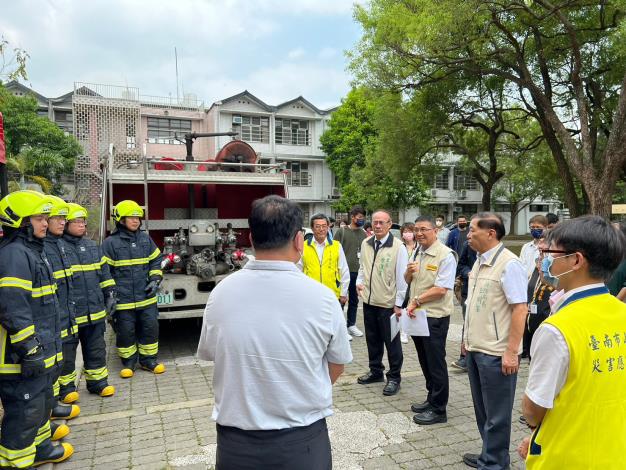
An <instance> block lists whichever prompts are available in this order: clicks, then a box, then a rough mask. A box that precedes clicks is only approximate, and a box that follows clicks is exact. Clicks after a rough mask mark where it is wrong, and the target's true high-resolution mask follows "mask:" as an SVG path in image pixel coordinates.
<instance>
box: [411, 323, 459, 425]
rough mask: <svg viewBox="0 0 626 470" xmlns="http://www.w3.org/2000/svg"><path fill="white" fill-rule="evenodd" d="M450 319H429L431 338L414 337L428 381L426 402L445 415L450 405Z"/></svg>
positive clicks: (425, 377)
mask: <svg viewBox="0 0 626 470" xmlns="http://www.w3.org/2000/svg"><path fill="white" fill-rule="evenodd" d="M449 326H450V317H443V318H430V317H429V318H428V330H429V331H430V336H412V338H413V342H414V343H415V349H416V350H417V358H418V359H419V363H420V366H421V368H422V372H423V373H424V379H426V390H428V396H427V397H426V400H428V403H430V405H431V407H432V408H433V409H434V410H435V412H437V413H439V414H443V413H445V412H446V406H447V405H448V395H449V393H450V383H449V381H448V364H447V363H446V338H447V337H448V327H449Z"/></svg>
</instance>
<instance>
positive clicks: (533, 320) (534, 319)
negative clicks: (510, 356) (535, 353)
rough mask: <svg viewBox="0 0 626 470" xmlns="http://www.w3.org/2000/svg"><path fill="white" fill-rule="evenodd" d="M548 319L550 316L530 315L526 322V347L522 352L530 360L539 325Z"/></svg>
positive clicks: (524, 342) (524, 343)
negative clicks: (531, 346) (534, 337)
mask: <svg viewBox="0 0 626 470" xmlns="http://www.w3.org/2000/svg"><path fill="white" fill-rule="evenodd" d="M546 318H548V315H544V314H541V313H529V314H528V318H527V320H526V328H525V329H524V341H523V345H524V346H523V350H522V355H523V356H528V358H529V359H530V345H531V343H532V342H533V336H534V335H535V331H537V328H539V325H541V324H542V323H543V321H544V320H545V319H546Z"/></svg>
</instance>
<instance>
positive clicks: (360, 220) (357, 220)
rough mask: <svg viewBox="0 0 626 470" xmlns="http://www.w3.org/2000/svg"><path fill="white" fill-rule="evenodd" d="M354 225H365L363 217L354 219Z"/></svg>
mask: <svg viewBox="0 0 626 470" xmlns="http://www.w3.org/2000/svg"><path fill="white" fill-rule="evenodd" d="M355 223H356V226H357V227H363V226H364V225H365V219H356V222H355Z"/></svg>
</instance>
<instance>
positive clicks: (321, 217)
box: [311, 212, 330, 228]
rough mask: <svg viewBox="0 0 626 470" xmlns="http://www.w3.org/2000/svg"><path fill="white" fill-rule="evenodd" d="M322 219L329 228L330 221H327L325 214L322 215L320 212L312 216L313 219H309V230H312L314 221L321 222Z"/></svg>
mask: <svg viewBox="0 0 626 470" xmlns="http://www.w3.org/2000/svg"><path fill="white" fill-rule="evenodd" d="M322 219H324V220H325V221H326V223H327V224H328V225H329V226H330V220H328V217H327V216H326V214H322V213H321V212H319V213H317V214H315V215H313V217H311V228H313V223H314V222H315V221H316V220H322Z"/></svg>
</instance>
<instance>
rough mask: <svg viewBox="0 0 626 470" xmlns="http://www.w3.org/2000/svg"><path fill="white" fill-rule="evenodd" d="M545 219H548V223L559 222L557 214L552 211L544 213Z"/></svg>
mask: <svg viewBox="0 0 626 470" xmlns="http://www.w3.org/2000/svg"><path fill="white" fill-rule="evenodd" d="M546 219H548V225H550V224H558V223H559V216H558V215H556V214H553V213H552V212H548V213H547V214H546Z"/></svg>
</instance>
